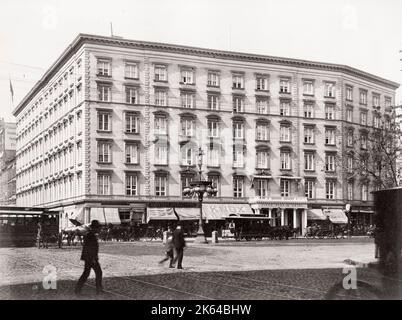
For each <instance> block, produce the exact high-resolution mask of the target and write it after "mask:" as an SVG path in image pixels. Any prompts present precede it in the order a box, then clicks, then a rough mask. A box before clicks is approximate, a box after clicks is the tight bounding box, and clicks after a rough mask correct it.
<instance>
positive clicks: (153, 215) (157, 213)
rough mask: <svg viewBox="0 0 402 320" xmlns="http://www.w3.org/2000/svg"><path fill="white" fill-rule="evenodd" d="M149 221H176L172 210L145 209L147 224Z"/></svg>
mask: <svg viewBox="0 0 402 320" xmlns="http://www.w3.org/2000/svg"><path fill="white" fill-rule="evenodd" d="M150 220H177V216H176V215H175V214H174V211H173V208H147V222H149V221H150Z"/></svg>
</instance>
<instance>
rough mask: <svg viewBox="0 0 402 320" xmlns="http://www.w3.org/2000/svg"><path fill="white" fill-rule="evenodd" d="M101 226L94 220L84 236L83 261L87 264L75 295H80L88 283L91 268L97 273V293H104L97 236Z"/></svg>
mask: <svg viewBox="0 0 402 320" xmlns="http://www.w3.org/2000/svg"><path fill="white" fill-rule="evenodd" d="M99 229H100V225H99V221H98V220H92V222H91V225H90V226H89V230H88V232H87V233H86V234H85V235H84V245H83V247H82V254H81V260H83V261H84V262H85V266H84V272H83V273H82V275H81V277H80V279H79V280H78V283H77V286H76V287H75V293H76V294H80V293H81V290H82V287H83V286H84V283H85V282H86V281H87V279H88V277H89V274H90V273H91V268H92V269H94V271H95V276H96V279H95V282H96V293H98V294H99V293H102V292H103V288H102V269H101V266H100V264H99V261H98V260H99V258H98V252H99V244H98V239H97V237H96V234H97V233H98V232H99Z"/></svg>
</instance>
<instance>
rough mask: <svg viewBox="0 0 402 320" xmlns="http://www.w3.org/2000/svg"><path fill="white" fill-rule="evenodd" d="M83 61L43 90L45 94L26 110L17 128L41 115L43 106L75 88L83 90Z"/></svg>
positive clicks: (77, 62) (72, 66) (80, 60)
mask: <svg viewBox="0 0 402 320" xmlns="http://www.w3.org/2000/svg"><path fill="white" fill-rule="evenodd" d="M82 69H83V68H82V59H81V58H79V59H77V61H76V62H74V63H73V64H72V65H71V66H70V67H69V69H68V71H65V72H64V73H63V74H60V75H58V77H57V78H54V79H53V80H51V81H50V82H49V83H48V84H47V86H48V88H47V89H44V90H43V94H41V95H40V96H39V97H37V98H36V100H35V101H34V102H33V103H31V105H30V106H29V107H27V108H26V110H24V111H23V113H22V114H21V116H20V117H19V118H18V120H17V126H24V124H25V123H26V122H28V121H31V120H32V119H33V118H35V117H37V116H39V115H40V113H41V112H42V107H43V105H47V104H49V103H51V102H55V101H57V100H59V99H60V98H61V97H62V96H63V95H64V94H65V93H66V92H68V91H69V90H71V89H72V88H73V86H74V84H75V85H76V87H79V89H80V90H81V89H82V81H81V79H82V72H83V70H82Z"/></svg>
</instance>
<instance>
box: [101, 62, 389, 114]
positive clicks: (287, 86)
mask: <svg viewBox="0 0 402 320" xmlns="http://www.w3.org/2000/svg"><path fill="white" fill-rule="evenodd" d="M138 70H139V63H138V62H131V61H126V62H125V67H124V76H125V78H126V79H139V71H138ZM97 75H98V76H99V77H111V76H112V62H111V60H110V59H98V60H97ZM220 78H221V72H220V71H217V70H208V75H207V86H210V87H220V82H221V80H220ZM167 80H168V66H167V65H163V64H155V65H154V81H156V82H167ZM302 81H303V84H302V87H303V90H302V93H303V94H304V95H309V96H314V94H315V84H316V81H315V80H313V79H303V80H302ZM180 83H181V84H185V85H194V84H195V68H193V67H180ZM232 88H233V89H240V90H242V89H244V88H245V73H244V72H232ZM255 90H257V91H269V75H268V74H263V73H256V74H255ZM335 91H336V82H334V81H324V97H326V98H335V94H336V92H335ZM279 92H280V93H285V94H288V93H291V78H290V77H279ZM367 94H368V90H366V89H359V103H360V104H363V105H367V103H368V101H367ZM380 96H381V95H380V94H379V93H375V92H373V93H372V103H373V106H376V107H377V106H380ZM345 99H346V100H347V101H353V86H351V85H346V86H345ZM391 103H392V99H391V97H384V104H385V106H390V105H391Z"/></svg>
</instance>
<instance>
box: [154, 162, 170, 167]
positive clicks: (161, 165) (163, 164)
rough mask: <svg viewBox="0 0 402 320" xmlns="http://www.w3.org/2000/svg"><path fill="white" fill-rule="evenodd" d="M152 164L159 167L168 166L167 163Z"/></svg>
mask: <svg viewBox="0 0 402 320" xmlns="http://www.w3.org/2000/svg"><path fill="white" fill-rule="evenodd" d="M154 166H159V167H168V166H169V164H167V163H154Z"/></svg>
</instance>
